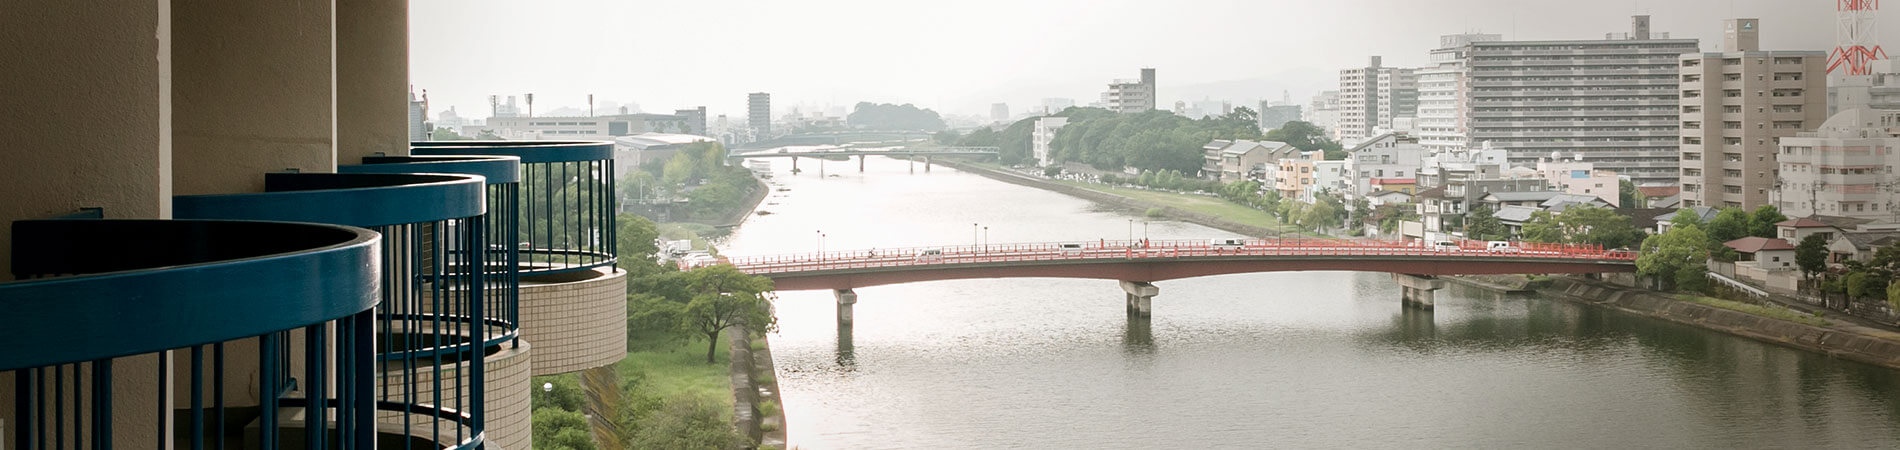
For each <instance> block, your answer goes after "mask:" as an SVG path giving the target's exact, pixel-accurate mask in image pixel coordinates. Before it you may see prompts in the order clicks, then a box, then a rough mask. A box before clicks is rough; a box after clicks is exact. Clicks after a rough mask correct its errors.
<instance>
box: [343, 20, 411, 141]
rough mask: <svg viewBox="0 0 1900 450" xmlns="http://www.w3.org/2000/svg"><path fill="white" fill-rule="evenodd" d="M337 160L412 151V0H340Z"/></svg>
mask: <svg viewBox="0 0 1900 450" xmlns="http://www.w3.org/2000/svg"><path fill="white" fill-rule="evenodd" d="M336 85H337V86H343V87H344V89H339V90H337V92H336V138H337V141H336V142H337V147H336V153H337V164H340V165H352V164H362V163H363V157H365V156H370V155H374V154H377V153H382V154H384V155H390V156H405V155H408V154H409V2H406V1H394V2H392V1H386V0H336Z"/></svg>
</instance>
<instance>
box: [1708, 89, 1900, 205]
mask: <svg viewBox="0 0 1900 450" xmlns="http://www.w3.org/2000/svg"><path fill="white" fill-rule="evenodd" d="M1896 152H1900V111H1880V110H1874V109H1869V108H1856V109H1849V110H1844V111H1841V112H1839V113H1836V114H1834V117H1830V118H1828V119H1827V122H1825V123H1822V124H1821V127H1820V128H1819V129H1818V130H1816V131H1812V132H1804V133H1799V134H1797V135H1795V136H1793V137H1788V138H1783V139H1782V140H1781V145H1780V153H1779V154H1777V155H1775V156H1776V157H1775V158H1774V159H1773V161H1775V162H1776V164H1778V165H1779V166H1780V169H1779V170H1780V171H1779V175H1780V178H1781V183H1780V184H1779V185H1778V186H1777V187H1776V189H1775V195H1774V202H1775V203H1774V204H1775V205H1776V206H1777V207H1779V208H1781V212H1782V214H1786V215H1788V216H1790V217H1808V216H1816V215H1820V216H1843V217H1855V218H1863V219H1872V220H1877V221H1881V222H1900V210H1896V209H1895V208H1900V193H1897V192H1896V180H1897V179H1896V178H1895V175H1894V174H1895V172H1894V168H1895V166H1900V154H1896ZM1683 188H1684V189H1683V191H1684V192H1683V194H1684V195H1685V196H1686V195H1688V194H1689V192H1688V186H1683Z"/></svg>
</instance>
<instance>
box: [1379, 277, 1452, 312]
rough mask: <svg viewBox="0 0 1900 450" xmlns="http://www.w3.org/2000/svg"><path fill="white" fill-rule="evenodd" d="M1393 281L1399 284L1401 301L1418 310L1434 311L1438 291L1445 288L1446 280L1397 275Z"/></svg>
mask: <svg viewBox="0 0 1900 450" xmlns="http://www.w3.org/2000/svg"><path fill="white" fill-rule="evenodd" d="M1392 279H1393V280H1394V281H1398V282H1399V300H1400V301H1402V302H1404V304H1405V306H1408V307H1413V308H1418V309H1432V303H1433V302H1434V301H1435V300H1436V297H1437V295H1438V294H1437V291H1438V290H1439V289H1444V288H1445V280H1441V279H1438V277H1434V276H1430V275H1408V274H1402V273H1395V274H1392Z"/></svg>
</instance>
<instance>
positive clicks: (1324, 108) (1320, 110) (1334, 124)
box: [1306, 91, 1339, 139]
mask: <svg viewBox="0 0 1900 450" xmlns="http://www.w3.org/2000/svg"><path fill="white" fill-rule="evenodd" d="M1306 122H1307V123H1311V124H1313V125H1316V126H1319V128H1320V129H1322V130H1326V133H1327V134H1326V135H1327V136H1329V137H1332V138H1333V139H1339V91H1324V92H1320V93H1319V95H1315V96H1313V104H1312V105H1310V106H1309V107H1308V108H1307V113H1306Z"/></svg>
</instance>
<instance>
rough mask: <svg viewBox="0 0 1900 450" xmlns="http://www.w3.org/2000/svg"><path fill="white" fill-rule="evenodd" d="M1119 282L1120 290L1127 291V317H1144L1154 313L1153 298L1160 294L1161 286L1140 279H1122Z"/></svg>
mask: <svg viewBox="0 0 1900 450" xmlns="http://www.w3.org/2000/svg"><path fill="white" fill-rule="evenodd" d="M1121 284H1122V291H1124V292H1127V293H1128V317H1140V318H1146V317H1151V316H1153V315H1154V299H1155V296H1157V295H1161V288H1159V287H1155V285H1154V284H1152V283H1147V282H1141V281H1123V282H1122V283H1121Z"/></svg>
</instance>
